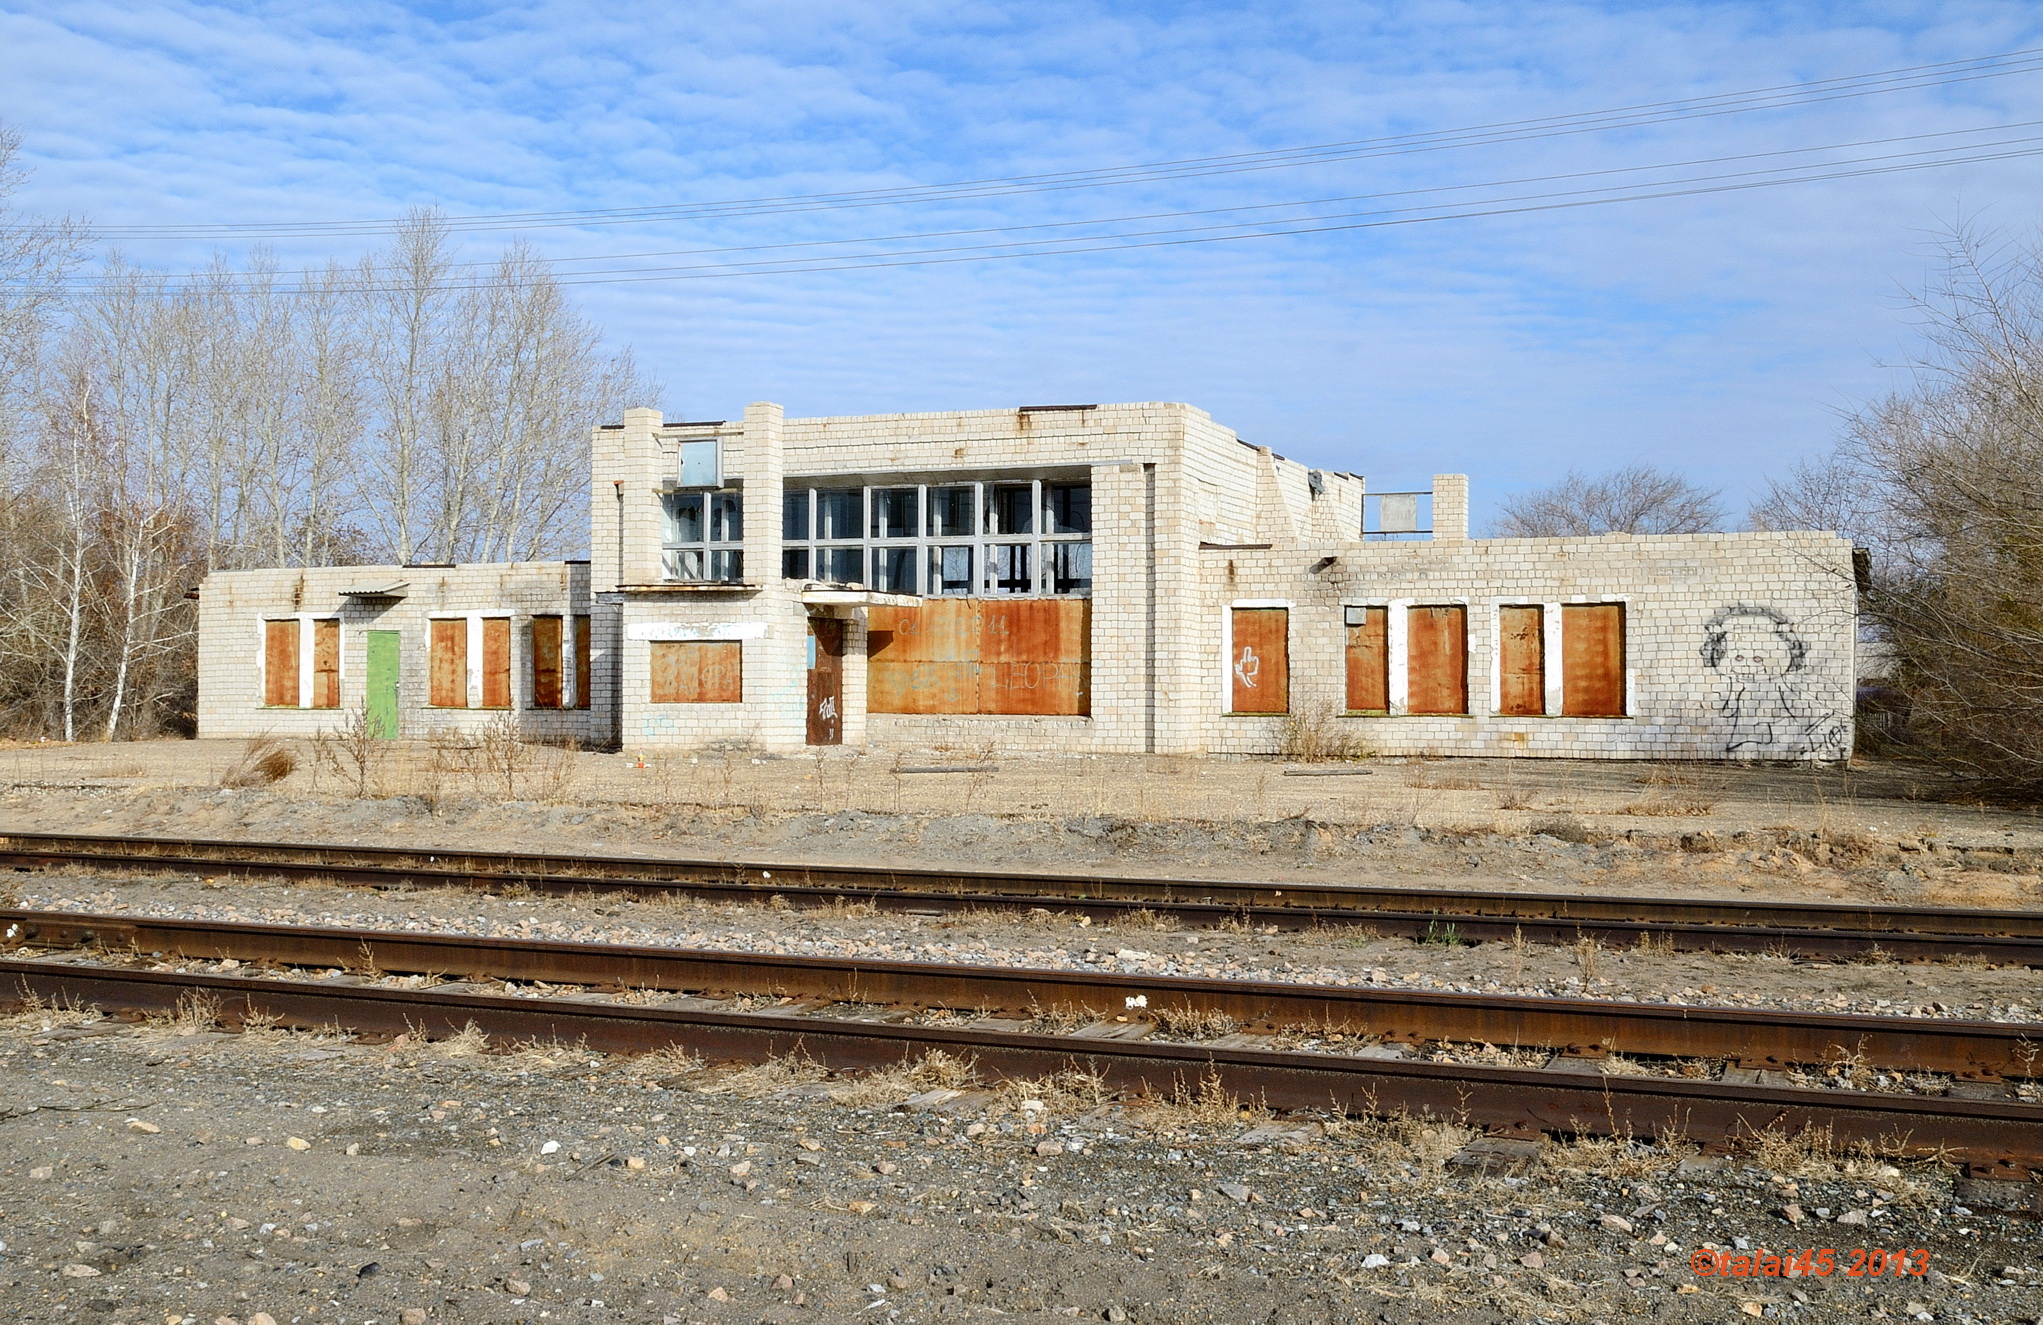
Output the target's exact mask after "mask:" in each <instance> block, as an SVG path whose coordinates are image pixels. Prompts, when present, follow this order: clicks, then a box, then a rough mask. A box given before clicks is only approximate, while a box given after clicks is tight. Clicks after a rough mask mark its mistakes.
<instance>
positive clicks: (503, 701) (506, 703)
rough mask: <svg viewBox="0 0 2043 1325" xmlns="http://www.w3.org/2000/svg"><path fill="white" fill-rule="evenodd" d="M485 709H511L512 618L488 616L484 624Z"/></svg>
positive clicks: (483, 702)
mask: <svg viewBox="0 0 2043 1325" xmlns="http://www.w3.org/2000/svg"><path fill="white" fill-rule="evenodd" d="M482 706H483V707H484V708H486V709H507V708H509V707H511V619H510V618H509V617H501V616H493V617H484V618H483V621H482Z"/></svg>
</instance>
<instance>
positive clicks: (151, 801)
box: [0, 741, 2043, 907]
mask: <svg viewBox="0 0 2043 1325" xmlns="http://www.w3.org/2000/svg"><path fill="white" fill-rule="evenodd" d="M284 748H285V750H286V752H287V755H288V761H287V762H289V763H290V764H292V765H294V769H293V771H291V772H289V773H288V774H287V775H286V776H284V777H283V778H282V779H281V780H280V781H276V782H273V783H265V782H264V781H263V780H262V778H261V777H260V776H259V775H253V774H250V773H249V771H248V770H247V769H246V767H245V765H246V764H247V762H248V759H247V745H246V743H244V742H239V741H233V742H228V741H215V742H209V741H164V742H140V743H132V744H121V745H80V746H51V745H39V746H22V747H15V748H12V749H0V829H4V828H8V827H13V828H17V829H22V830H33V829H37V828H44V829H48V830H52V831H103V832H114V833H119V832H136V831H155V832H164V833H171V834H177V835H181V836H192V837H236V836H243V835H247V836H253V837H259V838H271V839H277V840H290V841H332V842H350V841H363V842H378V843H385V842H393V841H395V842H401V843H405V844H412V845H438V846H447V847H459V846H470V847H478V848H491V847H512V848H518V849H527V850H551V851H566V852H574V851H583V850H586V851H590V852H603V853H617V854H648V855H666V856H693V857H732V856H739V857H744V858H747V859H757V860H766V861H772V860H781V861H797V860H818V861H824V860H827V861H856V862H864V863H872V862H875V861H899V862H901V863H903V864H915V863H927V864H934V865H951V866H956V865H966V866H981V867H990V868H1028V867H1039V868H1050V869H1058V870H1075V871H1084V870H1093V871H1098V872H1103V873H1115V872H1129V873H1135V872H1140V873H1159V872H1167V873H1171V874H1178V875H1184V876H1192V877H1209V878H1212V877H1254V878H1260V879H1284V878H1297V879H1315V880H1332V881H1343V882H1353V883H1370V882H1391V881H1395V882H1397V883H1400V884H1405V885H1412V884H1418V885H1432V886H1440V887H1495V888H1523V887H1537V888H1542V889H1589V890H1595V891H1607V892H1632V893H1657V894H1689V895H1695V894H1708V895H1730V896H1750V897H1770V898H1773V897H1777V898H1817V899H1821V898H1834V899H1856V900H1874V901H1907V902H1917V903H1937V904H1950V905H1975V906H1991V907H2035V906H2039V905H2043V815H2039V814H2038V813H2037V812H2036V811H2034V810H2019V809H2006V808H1995V807H1982V806H1973V805H1963V804H1953V803H1949V802H1944V801H1937V800H1933V799H1928V797H1929V796H1931V795H1932V794H1933V793H1935V792H1938V791H1940V790H1943V789H1944V788H1943V787H1942V784H1940V783H1938V782H1936V781H1935V780H1933V779H1932V778H1931V777H1929V775H1927V774H1925V773H1922V772H1920V771H1917V770H1910V769H1908V768H1906V767H1902V766H1896V765H1861V766H1856V767H1853V768H1847V769H1814V768H1787V767H1778V768H1775V767H1766V768H1741V767H1729V766H1714V765H1709V766H1705V765H1675V764H1631V763H1597V762H1561V761H1548V760H1522V761H1496V760H1456V761H1433V762H1418V761H1405V762H1399V761H1391V760H1374V761H1366V762H1363V763H1359V764H1352V765H1290V764H1282V763H1274V762H1258V761H1243V760H1189V759H1179V758H1162V757H1151V758H1136V757H1130V758H1086V757H1078V756H1059V757H1026V758H1023V757H1002V758H999V759H989V758H988V757H987V756H986V752H984V751H975V752H967V753H965V754H960V753H959V752H956V751H950V752H942V751H939V752H933V753H932V754H930V755H929V756H928V759H929V760H930V761H931V762H927V763H921V762H917V761H916V760H915V759H911V758H908V757H902V758H894V757H891V756H889V757H885V758H882V757H879V756H872V755H865V754H862V753H860V752H856V751H848V752H847V751H842V750H832V751H826V752H825V753H824V754H822V755H821V756H819V757H816V758H806V757H804V758H784V759H781V758H764V757H761V756H758V755H755V754H750V753H747V752H745V751H742V750H737V751H725V752H721V753H717V754H706V755H698V756H686V755H681V756H674V755H651V754H645V755H642V754H639V753H636V752H630V751H627V752H625V753H623V754H587V753H573V752H568V751H562V750H552V749H546V748H540V747H523V748H522V750H521V752H520V753H519V754H518V755H517V756H516V761H517V762H516V766H511V764H510V763H509V762H507V761H504V760H497V761H496V762H495V764H494V766H492V763H491V759H490V758H489V757H488V755H487V752H480V751H463V750H456V749H451V748H447V747H435V746H430V745H425V744H421V743H413V742H386V743H378V748H377V749H376V751H375V752H374V753H373V754H372V755H371V759H370V764H369V766H368V767H367V768H366V769H364V768H361V767H359V766H358V765H354V764H351V763H350V762H349V761H348V760H347V759H345V758H344V757H342V756H340V755H335V754H334V753H333V751H331V750H329V752H328V754H329V756H330V757H329V758H325V759H322V758H319V757H318V752H317V751H316V750H315V749H314V748H313V747H312V746H311V745H309V744H307V743H294V744H290V745H287V746H286V747H284ZM928 768H939V769H958V770H969V771H947V772H919V771H916V770H918V769H928ZM272 771H274V770H272ZM223 780H224V781H228V782H241V783H245V784H247V785H244V786H242V787H238V788H236V787H223V786H222V785H221V784H222V782H223ZM358 792H361V793H366V794H357V793H358Z"/></svg>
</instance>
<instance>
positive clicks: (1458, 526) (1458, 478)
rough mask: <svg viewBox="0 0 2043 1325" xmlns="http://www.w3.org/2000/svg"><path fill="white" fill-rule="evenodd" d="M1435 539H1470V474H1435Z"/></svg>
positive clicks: (1444, 540)
mask: <svg viewBox="0 0 2043 1325" xmlns="http://www.w3.org/2000/svg"><path fill="white" fill-rule="evenodd" d="M1433 541H1434V542H1436V543H1465V542H1467V541H1468V475H1466V474H1435V475H1434V476H1433Z"/></svg>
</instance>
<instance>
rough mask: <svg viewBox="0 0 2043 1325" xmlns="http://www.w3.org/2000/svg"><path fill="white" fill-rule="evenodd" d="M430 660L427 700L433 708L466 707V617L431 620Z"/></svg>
mask: <svg viewBox="0 0 2043 1325" xmlns="http://www.w3.org/2000/svg"><path fill="white" fill-rule="evenodd" d="M429 663H430V666H429V667H428V672H427V675H428V680H427V687H428V692H429V693H428V699H427V702H428V703H430V704H431V705H432V706H433V707H434V708H441V709H465V708H467V707H468V622H467V621H465V620H462V619H460V618H455V619H453V620H448V621H435V622H433V640H432V656H431V658H430V660H429Z"/></svg>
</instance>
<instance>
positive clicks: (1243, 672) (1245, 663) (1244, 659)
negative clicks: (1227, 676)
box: [1234, 644, 1263, 690]
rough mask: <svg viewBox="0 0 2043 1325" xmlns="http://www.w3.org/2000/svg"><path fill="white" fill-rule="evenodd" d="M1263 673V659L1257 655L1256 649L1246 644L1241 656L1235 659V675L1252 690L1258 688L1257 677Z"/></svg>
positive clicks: (1242, 647) (1243, 646) (1242, 648)
mask: <svg viewBox="0 0 2043 1325" xmlns="http://www.w3.org/2000/svg"><path fill="white" fill-rule="evenodd" d="M1262 674H1263V660H1262V659H1261V658H1258V657H1256V651H1255V650H1254V649H1252V648H1250V647H1249V646H1248V645H1246V644H1244V645H1242V646H1241V657H1239V658H1237V659H1235V660H1234V675H1235V677H1236V678H1237V679H1238V680H1240V682H1241V683H1242V685H1244V686H1246V687H1247V688H1248V689H1250V690H1254V689H1255V688H1256V678H1257V677H1258V676H1261V675H1262Z"/></svg>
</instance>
